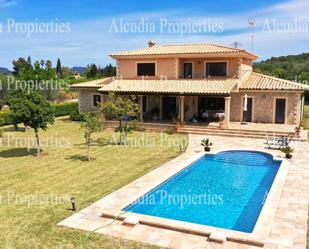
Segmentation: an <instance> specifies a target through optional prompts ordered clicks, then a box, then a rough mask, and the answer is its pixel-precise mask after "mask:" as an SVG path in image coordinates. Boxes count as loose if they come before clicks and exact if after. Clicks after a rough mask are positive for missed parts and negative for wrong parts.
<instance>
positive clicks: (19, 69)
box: [13, 57, 32, 76]
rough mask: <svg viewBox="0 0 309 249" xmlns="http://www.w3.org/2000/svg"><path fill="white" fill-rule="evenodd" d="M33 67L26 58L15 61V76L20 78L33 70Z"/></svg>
mask: <svg viewBox="0 0 309 249" xmlns="http://www.w3.org/2000/svg"><path fill="white" fill-rule="evenodd" d="M31 68H32V66H31V64H30V65H29V63H28V61H26V60H25V59H24V58H21V57H20V58H19V59H18V60H16V61H15V60H13V74H14V75H17V76H20V75H21V74H23V73H25V72H27V71H29V70H31Z"/></svg>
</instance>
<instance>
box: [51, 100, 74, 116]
mask: <svg viewBox="0 0 309 249" xmlns="http://www.w3.org/2000/svg"><path fill="white" fill-rule="evenodd" d="M53 107H54V109H55V116H56V117H60V116H67V115H70V114H71V113H72V112H75V111H78V103H77V102H70V103H61V104H53Z"/></svg>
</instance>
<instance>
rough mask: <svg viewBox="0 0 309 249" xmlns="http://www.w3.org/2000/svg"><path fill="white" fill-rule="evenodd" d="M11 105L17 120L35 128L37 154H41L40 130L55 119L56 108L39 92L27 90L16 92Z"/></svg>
mask: <svg viewBox="0 0 309 249" xmlns="http://www.w3.org/2000/svg"><path fill="white" fill-rule="evenodd" d="M9 105H10V108H11V110H12V111H13V117H14V120H15V122H21V123H23V124H24V125H25V126H26V127H31V128H32V129H33V130H34V133H35V138H36V145H37V153H36V155H37V156H40V155H41V144H40V139H39V130H40V129H42V130H44V131H46V130H47V128H48V125H49V124H53V123H54V120H55V115H54V109H53V107H52V106H51V104H50V103H49V102H48V101H47V100H46V99H45V98H44V97H43V96H42V95H41V94H39V93H38V92H36V91H32V92H29V93H27V92H25V91H23V90H18V91H16V92H14V93H13V94H12V95H11V97H10V99H9Z"/></svg>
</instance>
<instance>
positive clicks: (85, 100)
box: [79, 89, 104, 112]
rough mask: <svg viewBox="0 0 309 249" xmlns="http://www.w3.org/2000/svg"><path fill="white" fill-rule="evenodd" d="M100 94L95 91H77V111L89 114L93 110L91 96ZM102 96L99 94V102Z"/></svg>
mask: <svg viewBox="0 0 309 249" xmlns="http://www.w3.org/2000/svg"><path fill="white" fill-rule="evenodd" d="M94 94H100V93H98V91H97V90H96V89H93V90H87V89H81V90H80V91H79V110H80V112H91V111H93V110H94V109H95V107H94V106H93V95H94ZM103 98H104V95H103V94H101V100H102V101H103Z"/></svg>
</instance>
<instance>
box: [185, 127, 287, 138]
mask: <svg viewBox="0 0 309 249" xmlns="http://www.w3.org/2000/svg"><path fill="white" fill-rule="evenodd" d="M181 131H183V132H188V133H195V132H204V133H226V134H246V135H261V136H287V135H288V134H289V133H284V132H274V131H260V132H256V131H247V130H242V131H239V130H232V129H231V130H227V129H220V128H218V129H200V128H196V129H190V128H186V127H184V128H181Z"/></svg>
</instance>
